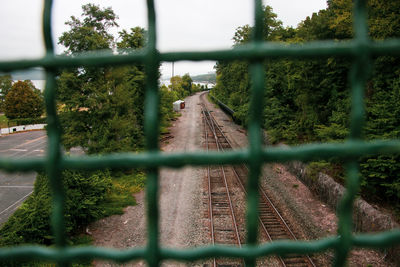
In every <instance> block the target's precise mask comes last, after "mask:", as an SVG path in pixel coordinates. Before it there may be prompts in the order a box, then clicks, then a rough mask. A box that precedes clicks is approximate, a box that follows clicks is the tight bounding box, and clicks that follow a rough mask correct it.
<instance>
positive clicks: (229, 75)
mask: <svg viewBox="0 0 400 267" xmlns="http://www.w3.org/2000/svg"><path fill="white" fill-rule="evenodd" d="M352 6H353V3H352V1H351V0H329V1H328V7H327V8H326V9H324V10H320V11H319V12H318V13H314V14H313V15H312V16H311V17H307V18H306V19H304V20H303V21H302V22H301V23H300V24H299V25H298V26H297V27H296V28H292V27H283V25H282V22H281V21H280V20H278V19H277V15H276V14H275V13H274V12H273V10H272V8H271V7H270V6H265V7H264V15H265V20H264V40H265V41H272V42H279V43H281V44H282V45H285V44H302V43H305V42H309V41H315V40H335V41H337V42H345V41H346V40H349V39H351V38H353V30H352ZM368 11H369V17H368V26H369V36H370V38H371V39H372V40H376V41H379V40H384V39H389V38H395V37H400V2H399V1H378V0H370V1H368ZM251 31H252V27H250V26H249V25H244V26H241V27H239V28H237V30H236V32H235V34H234V36H233V41H234V46H240V45H242V44H246V43H248V42H249V40H250V36H251ZM351 64H352V60H351V59H350V58H346V57H333V56H332V57H328V58H315V59H307V60H303V59H289V58H280V59H268V60H265V62H264V65H265V75H266V82H265V96H264V98H265V99H264V103H265V107H264V110H263V112H264V123H263V125H264V128H265V130H266V132H267V133H268V137H269V139H270V141H271V142H272V143H278V142H285V143H288V144H302V143H309V142H327V141H329V142H341V141H343V140H344V139H345V138H346V137H347V136H348V134H349V114H350V80H349V71H350V67H351ZM248 66H249V64H248V62H245V61H230V62H228V61H219V62H218V63H217V64H216V71H217V84H216V86H215V88H214V89H213V92H212V93H213V95H214V96H215V97H217V98H218V99H219V100H221V101H222V102H224V103H226V104H227V105H228V106H230V107H231V108H232V109H233V110H235V114H234V116H235V117H236V118H237V119H238V120H240V121H242V122H243V124H244V125H246V124H247V120H248V112H249V94H250V80H249V71H248ZM366 67H367V66H366ZM399 77H400V58H399V57H391V56H380V57H376V58H374V59H373V68H372V70H371V75H370V78H369V80H368V83H367V86H366V92H365V102H366V104H365V105H366V121H367V122H366V126H365V127H364V129H363V137H364V138H365V139H366V140H373V139H396V138H399V137H400V116H399V115H400V105H399V103H400V102H399V100H400V78H399ZM360 164H361V173H362V194H363V195H364V196H365V197H367V198H368V199H370V200H378V201H381V200H383V201H385V202H387V203H390V204H393V205H395V206H397V208H398V209H400V206H399V203H400V202H399V199H400V155H398V154H396V155H391V156H374V157H362V158H361V159H360ZM314 166H319V167H323V169H324V170H325V171H328V172H329V173H331V174H333V175H334V176H335V177H337V178H338V180H343V179H345V178H344V174H343V173H344V171H343V167H342V163H341V162H340V161H339V160H337V159H332V160H331V161H330V162H329V163H328V162H323V161H322V162H318V163H315V164H314Z"/></svg>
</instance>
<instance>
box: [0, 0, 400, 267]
mask: <svg viewBox="0 0 400 267" xmlns="http://www.w3.org/2000/svg"><path fill="white" fill-rule="evenodd" d="M52 2H53V1H52V0H45V1H44V11H43V33H44V34H43V35H44V41H45V46H46V55H45V56H44V57H43V58H40V59H37V60H19V61H2V62H0V71H4V72H7V71H12V70H18V69H27V68H31V67H38V66H40V67H43V68H44V69H45V70H46V89H45V100H46V111H47V114H48V117H47V122H48V128H47V133H48V138H49V142H48V151H47V155H46V157H45V158H39V159H26V160H12V159H7V158H0V168H1V169H3V170H7V171H13V172H15V171H30V170H46V172H47V174H48V176H49V179H50V181H51V190H52V193H53V194H52V196H53V207H52V216H51V225H52V229H53V234H54V236H55V246H54V247H43V246H18V247H12V248H0V259H1V260H6V259H31V260H50V261H54V262H57V263H58V264H59V265H66V264H68V263H69V262H73V261H76V260H78V259H94V258H97V259H104V260H112V261H117V262H126V261H130V260H135V259H144V260H146V261H147V263H148V264H149V265H150V266H158V265H159V263H160V262H161V261H162V260H166V259H174V260H179V261H182V260H188V261H194V260H198V259H204V258H211V257H221V256H224V257H236V258H238V257H241V258H244V259H246V262H247V265H248V266H253V265H254V263H255V260H256V259H257V258H259V257H261V256H268V255H272V254H277V255H283V254H287V253H300V254H312V253H316V252H322V251H326V250H328V249H333V250H334V251H335V265H336V266H342V265H344V264H345V262H346V259H347V256H348V254H349V252H350V251H351V249H352V248H354V247H363V248H384V247H390V246H395V245H398V244H400V230H393V231H390V232H384V233H377V234H362V235H361V234H360V235H354V234H353V232H352V212H353V208H352V207H353V202H354V199H355V197H356V194H357V192H358V190H359V186H360V178H359V170H358V163H357V159H358V158H359V157H360V156H364V155H366V154H369V155H372V154H393V153H399V152H400V142H399V140H390V141H379V140H377V141H374V142H368V143H367V142H363V141H362V140H361V129H362V128H363V125H364V112H365V111H364V90H365V84H366V81H367V78H368V73H369V69H370V66H371V58H372V57H373V56H382V55H396V56H398V55H400V40H399V39H395V40H387V41H382V42H372V41H371V40H370V39H369V38H368V29H367V12H366V1H365V0H355V1H354V12H353V18H354V33H355V37H354V39H353V40H351V41H348V42H335V41H328V42H310V43H306V44H302V45H280V44H271V43H265V42H263V41H262V40H263V38H262V35H263V34H262V33H263V29H262V27H263V26H262V25H263V23H262V20H263V12H262V1H261V0H255V1H254V2H255V10H254V12H255V28H254V33H253V38H252V42H250V44H248V45H246V46H243V47H237V48H234V49H232V50H222V51H208V52H196V51H193V52H176V53H159V52H158V51H157V49H156V13H155V8H154V0H147V10H148V11H147V12H148V14H147V16H148V31H149V32H148V33H149V42H148V45H147V47H146V48H145V49H144V50H143V51H142V52H132V53H128V54H124V55H110V54H101V53H92V54H82V55H79V56H73V57H67V56H56V55H55V54H54V47H53V38H52V35H51V9H52ZM329 56H346V57H351V58H352V59H353V65H352V69H351V74H350V76H351V87H352V89H351V90H352V94H351V96H352V112H351V118H350V119H351V133H350V136H349V138H348V139H347V141H346V142H345V143H343V144H311V145H303V146H299V147H295V148H290V149H279V148H272V147H266V148H263V146H262V132H261V121H262V112H261V111H262V108H263V95H264V92H263V91H264V67H263V60H264V59H266V58H279V57H292V58H312V57H314V58H315V57H329ZM235 59H240V60H248V61H249V62H250V63H251V64H250V65H251V67H250V73H251V79H252V92H251V107H250V118H249V126H248V130H249V134H248V136H249V147H248V148H247V149H245V150H242V151H232V152H225V153H217V152H214V153H210V154H206V153H176V154H168V155H166V154H163V153H161V152H160V151H159V147H158V132H159V131H158V130H159V129H158V128H159V122H158V119H159V118H158V103H159V96H158V84H157V79H158V66H159V63H160V62H162V61H166V62H172V61H179V60H191V61H201V60H235ZM129 63H141V64H144V65H145V66H146V77H147V80H146V86H147V87H146V99H145V135H146V142H147V146H146V148H147V149H146V152H143V153H140V154H117V155H105V156H102V157H96V156H82V157H64V156H63V155H62V154H61V146H60V128H61V127H60V124H59V120H58V118H57V113H56V104H55V98H56V94H57V89H56V80H55V79H56V71H57V69H58V68H63V67H78V66H104V65H122V64H129ZM332 156H335V157H340V158H342V159H344V160H346V161H347V167H346V168H347V179H346V181H347V182H346V183H347V184H346V189H347V190H346V193H345V195H344V196H343V198H342V200H341V202H340V205H339V208H338V218H339V228H338V234H337V236H335V237H330V238H325V239H322V240H318V241H310V242H305V241H279V242H273V243H266V244H262V245H257V244H256V243H257V232H258V229H257V228H258V220H257V215H258V210H257V206H258V205H257V204H258V191H257V188H258V183H259V176H260V172H261V167H262V164H263V163H265V162H285V161H290V160H301V161H310V160H318V159H327V158H330V157H332ZM237 163H246V164H248V166H249V168H250V174H249V182H248V197H247V207H248V209H247V231H248V240H247V244H246V245H245V246H243V247H242V248H234V247H226V246H217V247H212V246H207V247H200V248H189V249H185V250H178V249H176V250H174V249H166V248H162V247H160V244H159V222H158V221H159V210H158V197H157V195H158V172H159V168H160V167H175V168H180V167H183V166H185V165H194V166H204V165H209V164H237ZM111 167H112V168H136V167H140V168H146V169H147V185H146V209H147V229H148V242H147V246H146V247H145V248H135V249H127V250H114V249H105V248H100V247H69V246H67V244H66V236H65V223H64V216H63V206H64V200H65V195H64V192H63V187H62V183H61V180H60V172H61V170H63V169H104V168H111Z"/></svg>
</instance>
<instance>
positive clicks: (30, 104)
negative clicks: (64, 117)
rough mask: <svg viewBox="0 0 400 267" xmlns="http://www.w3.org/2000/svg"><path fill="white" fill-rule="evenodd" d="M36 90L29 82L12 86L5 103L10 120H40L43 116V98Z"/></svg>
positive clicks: (21, 82) (19, 82)
mask: <svg viewBox="0 0 400 267" xmlns="http://www.w3.org/2000/svg"><path fill="white" fill-rule="evenodd" d="M34 89H36V88H35V87H34V86H33V84H32V83H31V82H29V81H18V82H16V83H14V84H13V85H12V87H11V90H10V91H9V92H8V94H7V95H6V99H5V102H4V109H5V115H6V117H7V118H8V119H24V118H38V117H40V116H41V115H42V114H43V110H44V102H43V98H42V97H41V95H40V94H39V92H38V90H37V89H36V90H34Z"/></svg>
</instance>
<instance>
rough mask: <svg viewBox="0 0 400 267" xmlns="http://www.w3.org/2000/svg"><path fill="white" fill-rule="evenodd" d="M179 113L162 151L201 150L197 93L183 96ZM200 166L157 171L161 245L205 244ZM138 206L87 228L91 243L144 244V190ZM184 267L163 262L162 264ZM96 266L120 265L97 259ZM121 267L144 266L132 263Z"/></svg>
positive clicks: (112, 244) (124, 245)
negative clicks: (183, 103) (158, 178)
mask: <svg viewBox="0 0 400 267" xmlns="http://www.w3.org/2000/svg"><path fill="white" fill-rule="evenodd" d="M185 101H186V107H185V109H184V110H182V111H181V113H182V116H181V117H179V118H178V120H176V121H175V122H174V123H173V126H172V127H171V134H172V136H173V138H172V139H169V140H168V142H166V143H165V144H163V145H162V150H163V151H164V152H167V153H168V152H180V151H194V150H200V149H201V138H202V136H201V129H202V128H201V127H202V122H201V116H200V106H199V105H198V103H199V101H200V98H199V94H196V95H193V96H190V97H188V98H186V99H185ZM203 176H204V171H202V170H201V169H199V168H193V167H186V168H183V169H179V170H176V169H162V170H161V171H160V191H159V192H160V213H161V214H160V228H161V237H160V239H161V244H162V246H166V247H176V248H182V247H193V246H198V245H204V244H205V242H206V240H204V239H205V238H204V231H205V229H203V227H204V226H203V222H202V220H203V216H202V213H201V212H199V211H200V210H201V205H202V199H201V196H202V195H201V194H202V192H201V190H202V186H201V185H202V179H203ZM136 201H137V203H138V204H137V205H136V206H133V207H127V208H126V209H125V213H124V214H123V215H121V216H119V215H114V216H111V217H108V218H104V219H102V220H100V221H98V222H96V223H94V224H92V225H91V226H90V227H89V231H91V232H92V235H93V238H94V240H95V241H94V245H96V246H104V247H112V248H119V249H121V248H130V247H143V246H145V245H146V214H145V210H144V208H145V204H144V203H145V202H144V193H143V192H141V193H139V194H137V195H136ZM168 265H170V266H179V265H182V266H186V265H184V264H178V263H168V262H166V263H164V264H163V266H168ZM95 266H119V265H117V264H112V263H106V262H96V263H95ZM124 266H145V264H144V262H132V263H129V264H124Z"/></svg>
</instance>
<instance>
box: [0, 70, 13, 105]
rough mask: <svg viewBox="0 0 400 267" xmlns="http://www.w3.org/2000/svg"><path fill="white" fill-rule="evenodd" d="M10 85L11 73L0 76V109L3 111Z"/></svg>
mask: <svg viewBox="0 0 400 267" xmlns="http://www.w3.org/2000/svg"><path fill="white" fill-rule="evenodd" d="M11 87H12V78H11V75H3V76H0V111H1V112H4V102H5V101H6V96H7V94H8V92H9V91H10V90H11Z"/></svg>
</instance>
